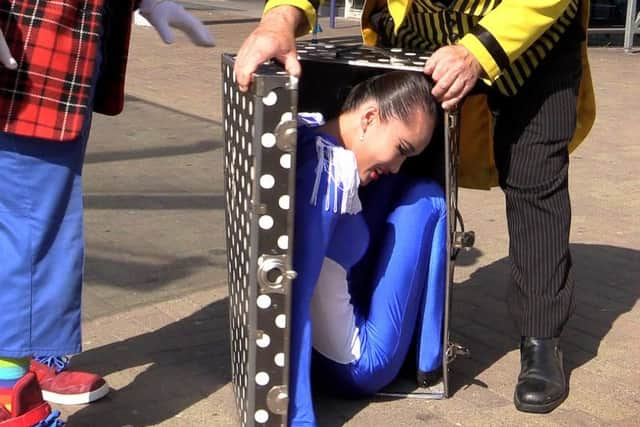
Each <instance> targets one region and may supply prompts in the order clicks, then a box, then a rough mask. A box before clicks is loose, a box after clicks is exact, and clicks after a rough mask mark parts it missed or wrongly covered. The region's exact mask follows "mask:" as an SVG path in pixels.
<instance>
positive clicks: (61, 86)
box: [0, 0, 137, 142]
mask: <svg viewBox="0 0 640 427" xmlns="http://www.w3.org/2000/svg"><path fill="white" fill-rule="evenodd" d="M134 3H135V4H134ZM136 6H137V2H135V1H134V0H9V1H3V2H1V3H0V30H1V31H3V33H4V35H5V38H6V40H7V44H8V45H9V49H10V51H11V53H12V54H13V56H14V58H15V59H16V61H17V62H18V69H17V70H15V71H14V70H7V69H4V68H2V67H1V66H0V126H1V129H0V130H1V131H4V132H7V133H12V134H17V135H21V136H29V137H37V138H42V139H46V140H50V141H58V142H63V141H70V140H73V139H75V138H76V137H77V136H78V134H79V132H80V130H81V129H82V125H83V122H84V120H85V118H86V117H87V114H86V113H87V108H89V101H90V100H89V98H90V94H91V83H92V80H93V77H94V75H95V71H96V70H95V64H96V62H95V59H96V53H97V49H98V47H99V46H100V42H102V43H103V52H104V55H103V61H102V67H101V69H100V78H99V80H98V83H97V86H96V91H95V98H94V105H93V109H94V110H95V111H97V112H100V113H105V114H117V113H119V112H120V111H122V107H123V101H124V74H125V66H126V60H127V51H128V47H129V36H130V31H131V17H132V12H133V10H134V7H136ZM101 34H103V36H102V41H101V40H100V35H101Z"/></svg>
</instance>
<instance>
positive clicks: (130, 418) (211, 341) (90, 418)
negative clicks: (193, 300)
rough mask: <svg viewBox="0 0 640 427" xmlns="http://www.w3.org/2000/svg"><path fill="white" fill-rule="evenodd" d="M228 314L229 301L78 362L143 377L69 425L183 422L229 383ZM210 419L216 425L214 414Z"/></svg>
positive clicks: (135, 425)
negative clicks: (135, 370)
mask: <svg viewBox="0 0 640 427" xmlns="http://www.w3.org/2000/svg"><path fill="white" fill-rule="evenodd" d="M227 310H228V309H227V299H224V300H220V301H216V302H214V303H212V304H209V305H207V306H206V307H204V308H202V309H201V310H199V311H197V312H196V313H194V314H192V315H191V316H189V317H186V318H184V319H182V320H180V321H178V322H175V323H172V324H170V325H167V326H165V327H163V328H161V329H158V330H156V331H153V332H149V333H147V334H143V335H139V336H136V337H132V338H130V339H126V340H124V341H119V342H115V343H113V344H109V345H105V346H102V347H98V348H94V349H92V350H88V351H86V352H84V353H82V354H80V355H78V356H76V357H74V359H73V367H74V368H76V369H87V370H91V371H93V372H96V373H99V374H101V375H109V374H113V373H116V372H120V371H124V370H126V369H130V368H135V367H139V368H140V371H141V372H140V373H139V374H138V375H137V376H136V377H135V379H134V380H133V381H132V382H131V383H130V384H127V385H124V386H123V387H122V388H119V389H117V390H112V391H111V393H110V394H109V395H108V396H107V397H106V398H104V399H102V400H100V401H98V402H95V403H93V404H91V405H88V406H85V407H83V408H81V409H79V410H78V411H77V412H75V413H74V414H73V415H71V416H70V417H69V419H68V421H67V422H68V425H69V426H93V427H112V426H115V425H120V426H130V427H138V426H151V425H156V424H159V423H161V422H162V421H165V420H168V419H171V418H174V417H179V414H180V412H181V411H183V410H185V409H186V408H189V407H190V406H192V405H194V404H195V403H197V402H199V401H201V400H202V399H206V398H207V397H208V396H210V395H211V394H213V393H214V392H215V391H216V390H218V389H219V388H221V387H222V386H224V385H225V384H227V383H228V382H229V381H230V379H231V375H230V372H231V368H230V362H229V322H228V316H229V315H228V311H227ZM139 408H145V410H144V411H140V410H139ZM210 415H211V417H210V418H209V419H210V420H212V422H214V420H215V414H210ZM211 425H215V422H214V423H213V424H211Z"/></svg>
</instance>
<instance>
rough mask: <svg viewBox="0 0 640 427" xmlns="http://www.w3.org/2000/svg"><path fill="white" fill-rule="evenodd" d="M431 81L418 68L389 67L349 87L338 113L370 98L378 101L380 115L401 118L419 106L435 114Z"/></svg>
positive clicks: (436, 110) (385, 118)
mask: <svg viewBox="0 0 640 427" xmlns="http://www.w3.org/2000/svg"><path fill="white" fill-rule="evenodd" d="M431 88H432V84H431V82H430V80H429V79H428V77H427V76H425V75H424V74H422V73H420V72H417V71H391V72H388V73H384V74H379V75H377V76H374V77H371V78H369V79H367V80H364V81H362V82H360V83H358V84H357V85H356V86H354V87H353V89H351V91H350V92H349V95H347V99H346V100H345V101H344V104H342V109H341V111H340V113H345V112H347V111H352V110H355V109H356V108H358V107H359V106H360V105H361V104H362V103H363V102H365V101H367V100H369V99H373V100H374V101H376V103H377V104H378V108H379V111H380V119H381V120H382V121H387V120H389V119H390V118H392V117H394V118H397V119H400V120H404V119H406V118H407V117H409V116H411V114H412V113H413V112H414V111H416V109H420V110H422V111H424V112H425V113H427V114H428V115H434V116H436V115H437V114H438V105H437V104H436V101H435V99H434V97H433V96H432V95H431Z"/></svg>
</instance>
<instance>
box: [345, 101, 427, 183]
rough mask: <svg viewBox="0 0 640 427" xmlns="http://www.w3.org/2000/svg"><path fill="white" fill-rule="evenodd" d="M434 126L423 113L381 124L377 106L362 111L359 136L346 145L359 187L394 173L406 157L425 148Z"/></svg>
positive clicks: (415, 154) (392, 118)
mask: <svg viewBox="0 0 640 427" xmlns="http://www.w3.org/2000/svg"><path fill="white" fill-rule="evenodd" d="M434 127H435V121H434V118H433V117H431V116H428V115H427V114H426V113H425V112H424V111H416V112H414V113H413V114H412V115H411V116H409V117H405V118H403V119H402V120H401V119H398V118H395V117H391V118H389V119H388V120H387V121H381V120H380V115H379V113H378V109H377V105H375V104H373V105H371V106H369V107H367V108H365V109H364V111H363V113H362V115H361V123H360V130H361V133H360V135H358V138H357V140H354V141H352V142H351V144H350V145H351V151H353V153H354V154H355V156H356V162H357V164H358V173H359V175H360V185H367V184H368V183H370V182H371V181H375V180H377V179H378V178H380V177H381V176H382V175H385V174H388V173H397V172H398V171H399V170H400V166H401V165H402V162H404V161H405V159H406V158H407V157H412V156H417V155H418V154H420V153H421V152H422V151H423V150H424V149H425V148H426V146H427V144H428V143H429V140H430V139H431V136H432V134H433V129H434Z"/></svg>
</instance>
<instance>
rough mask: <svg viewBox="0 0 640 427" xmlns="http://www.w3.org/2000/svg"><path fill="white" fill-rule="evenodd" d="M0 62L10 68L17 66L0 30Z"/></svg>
mask: <svg viewBox="0 0 640 427" xmlns="http://www.w3.org/2000/svg"><path fill="white" fill-rule="evenodd" d="M0 63H1V64H2V65H4V67H5V68H8V69H10V70H15V69H16V68H18V63H17V62H16V60H15V59H13V55H11V51H10V50H9V46H7V41H6V40H5V39H4V34H2V31H0Z"/></svg>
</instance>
